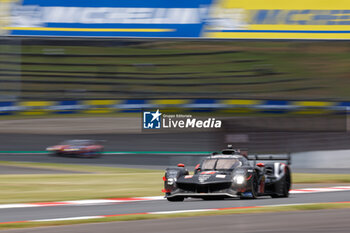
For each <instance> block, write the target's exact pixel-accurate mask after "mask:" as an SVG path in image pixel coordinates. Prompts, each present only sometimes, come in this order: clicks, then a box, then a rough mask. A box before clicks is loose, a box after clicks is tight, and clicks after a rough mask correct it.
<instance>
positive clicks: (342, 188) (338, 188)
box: [289, 186, 350, 194]
mask: <svg viewBox="0 0 350 233" xmlns="http://www.w3.org/2000/svg"><path fill="white" fill-rule="evenodd" d="M349 190H350V186H335V187H327V188H304V189H292V190H290V192H289V193H291V194H299V193H325V192H339V191H349Z"/></svg>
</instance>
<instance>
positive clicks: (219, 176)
mask: <svg viewBox="0 0 350 233" xmlns="http://www.w3.org/2000/svg"><path fill="white" fill-rule="evenodd" d="M216 178H222V179H223V178H226V175H222V174H217V175H216Z"/></svg>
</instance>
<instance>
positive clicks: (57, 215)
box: [0, 186, 350, 224]
mask: <svg viewBox="0 0 350 233" xmlns="http://www.w3.org/2000/svg"><path fill="white" fill-rule="evenodd" d="M349 191H350V186H335V187H323V188H302V189H293V190H291V195H290V197H289V198H269V197H260V198H258V199H255V200H239V199H226V200H218V201H203V200H201V199H186V200H185V201H184V202H168V201H167V200H166V199H164V198H163V197H162V196H154V197H135V198H109V199H94V200H75V201H64V202H47V203H24V204H2V205H0V224H9V223H23V222H45V221H64V220H83V219H98V218H106V217H113V216H126V215H146V214H172V213H187V212H188V213H191V212H203V211H220V210H228V209H247V208H264V207H272V206H289V205H307V204H319V203H350V200H349Z"/></svg>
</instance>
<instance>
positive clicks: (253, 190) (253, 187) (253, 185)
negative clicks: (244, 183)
mask: <svg viewBox="0 0 350 233" xmlns="http://www.w3.org/2000/svg"><path fill="white" fill-rule="evenodd" d="M251 179H252V180H251V182H250V187H249V189H250V192H244V193H241V194H240V198H241V199H256V198H257V197H258V189H259V184H258V177H257V175H256V174H254V175H253V177H252V178H251Z"/></svg>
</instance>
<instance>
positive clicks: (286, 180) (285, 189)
mask: <svg viewBox="0 0 350 233" xmlns="http://www.w3.org/2000/svg"><path fill="white" fill-rule="evenodd" d="M290 185H291V177H290V173H289V172H288V173H286V175H285V176H284V177H283V178H282V179H281V181H280V184H279V188H278V189H279V190H276V193H274V194H272V195H271V197H272V198H278V197H289V189H290Z"/></svg>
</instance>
